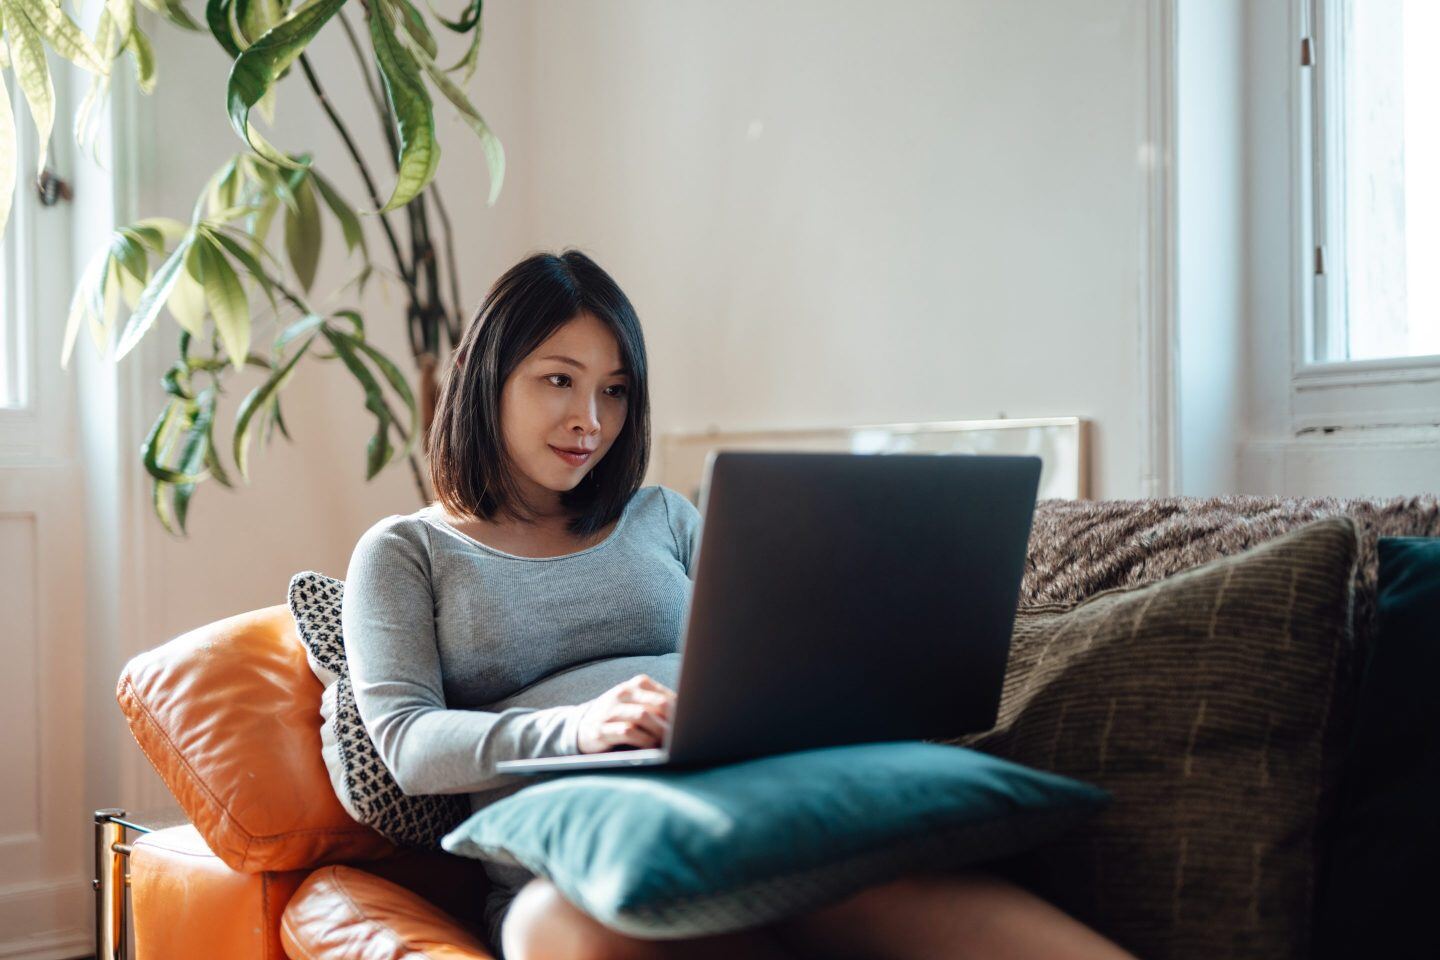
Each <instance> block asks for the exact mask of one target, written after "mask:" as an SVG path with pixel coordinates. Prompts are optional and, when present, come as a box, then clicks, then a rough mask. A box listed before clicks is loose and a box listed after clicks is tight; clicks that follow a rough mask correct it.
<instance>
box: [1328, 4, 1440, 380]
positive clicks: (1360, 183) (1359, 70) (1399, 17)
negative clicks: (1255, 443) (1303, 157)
mask: <svg viewBox="0 0 1440 960" xmlns="http://www.w3.org/2000/svg"><path fill="white" fill-rule="evenodd" d="M1301 2H1302V5H1303V6H1304V7H1305V10H1304V16H1305V17H1306V18H1307V19H1308V21H1309V27H1310V29H1309V31H1308V33H1307V36H1308V43H1307V44H1306V45H1305V46H1304V47H1303V48H1302V55H1301V57H1302V64H1304V63H1305V62H1306V61H1307V60H1308V62H1309V65H1308V71H1307V72H1308V74H1309V76H1308V79H1309V82H1310V91H1309V92H1310V95H1311V99H1310V103H1311V104H1312V105H1313V109H1312V110H1311V114H1310V117H1309V120H1310V124H1309V126H1310V138H1309V139H1310V143H1309V144H1308V146H1309V149H1310V161H1311V165H1312V180H1311V183H1312V190H1311V193H1312V196H1311V201H1312V204H1313V206H1312V218H1313V219H1312V232H1313V236H1312V239H1313V242H1314V257H1313V261H1312V262H1309V263H1307V264H1306V267H1307V268H1308V269H1309V270H1311V271H1312V272H1313V276H1314V283H1315V286H1314V291H1313V294H1314V295H1313V301H1312V302H1313V309H1312V310H1311V311H1310V314H1311V315H1310V317H1309V331H1308V336H1307V337H1306V338H1305V339H1306V343H1305V349H1304V350H1303V351H1302V355H1301V357H1300V358H1299V359H1300V366H1301V367H1303V366H1305V365H1306V364H1316V363H1320V364H1335V363H1346V362H1350V361H1377V360H1386V359H1388V360H1391V361H1392V363H1390V364H1387V366H1395V364H1394V363H1393V361H1394V360H1395V359H1397V358H1418V357H1427V358H1435V357H1436V355H1440V110H1437V109H1436V106H1435V94H1436V92H1437V91H1440V58H1437V57H1435V56H1434V51H1433V42H1434V40H1435V38H1436V37H1440V2H1437V0H1301ZM1302 146H1304V145H1303V144H1302ZM1306 259H1307V260H1309V259H1310V258H1308V257H1307V258H1306ZM1364 366H1374V365H1373V364H1367V365H1364Z"/></svg>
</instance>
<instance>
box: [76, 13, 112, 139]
mask: <svg viewBox="0 0 1440 960" xmlns="http://www.w3.org/2000/svg"><path fill="white" fill-rule="evenodd" d="M114 45H115V21H114V20H113V19H112V18H111V16H110V11H109V10H104V9H102V10H101V11H100V19H99V20H98V21H97V23H96V26H95V46H96V48H97V49H99V51H100V56H101V57H102V58H103V59H104V60H106V61H107V62H108V61H109V60H110V59H111V57H112V56H113V53H112V50H111V48H112V47H113V46H114ZM109 92H110V74H109V73H97V74H94V75H93V76H91V78H90V87H89V89H88V90H86V91H85V99H84V100H83V101H82V102H81V104H80V107H79V109H77V110H76V111H75V129H74V135H75V142H76V143H77V144H79V145H80V146H81V147H82V148H83V147H84V145H85V143H86V141H89V143H90V155H91V157H92V158H93V159H94V160H95V163H96V164H97V165H99V164H101V162H102V161H101V159H100V154H99V152H98V148H99V138H98V137H97V136H95V134H96V133H98V128H96V127H95V123H96V122H97V121H98V120H99V114H98V113H97V112H96V108H97V107H98V106H99V105H100V103H101V102H102V101H103V100H104V99H105V96H106V94H108V93H109Z"/></svg>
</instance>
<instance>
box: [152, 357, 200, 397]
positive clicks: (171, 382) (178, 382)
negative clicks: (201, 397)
mask: <svg viewBox="0 0 1440 960" xmlns="http://www.w3.org/2000/svg"><path fill="white" fill-rule="evenodd" d="M160 386H161V387H163V388H164V389H165V392H166V393H168V394H169V395H170V396H172V397H177V398H179V399H181V400H194V399H195V388H194V387H193V386H192V385H191V383H190V364H188V363H186V362H185V361H184V360H176V361H175V362H174V363H172V364H170V367H169V369H167V370H166V371H165V374H164V376H162V377H161V378H160Z"/></svg>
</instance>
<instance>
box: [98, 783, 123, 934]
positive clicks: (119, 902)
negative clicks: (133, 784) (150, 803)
mask: <svg viewBox="0 0 1440 960" xmlns="http://www.w3.org/2000/svg"><path fill="white" fill-rule="evenodd" d="M124 816H125V811H124V810H119V809H115V808H106V809H104V810H96V811H95V879H94V881H93V885H94V887H95V960H125V958H126V949H125V887H126V885H127V884H128V883H129V881H130V877H129V875H128V873H127V872H126V870H125V858H126V857H127V856H128V855H129V853H130V848H129V846H128V845H127V844H126V843H125V828H126V826H128V824H126V823H125V822H124V819H123V818H124Z"/></svg>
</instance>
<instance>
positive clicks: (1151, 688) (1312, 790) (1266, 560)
mask: <svg viewBox="0 0 1440 960" xmlns="http://www.w3.org/2000/svg"><path fill="white" fill-rule="evenodd" d="M1356 555H1357V539H1356V528H1355V523H1354V521H1352V520H1350V519H1349V518H1344V517H1336V518H1329V519H1325V520H1320V521H1318V522H1315V523H1312V524H1309V525H1306V526H1304V527H1302V528H1300V529H1298V530H1295V531H1293V532H1291V533H1288V534H1286V535H1284V536H1280V537H1277V538H1275V539H1273V540H1269V541H1267V542H1265V543H1263V544H1261V545H1260V546H1257V547H1254V548H1252V549H1250V550H1248V551H1245V552H1243V553H1239V554H1237V555H1234V556H1230V557H1227V558H1224V559H1221V560H1217V561H1215V562H1212V563H1209V564H1206V565H1204V566H1200V567H1196V568H1194V569H1192V570H1189V571H1187V572H1185V573H1180V574H1176V575H1174V576H1171V577H1169V578H1168V579H1165V580H1161V581H1159V582H1156V583H1152V584H1150V585H1148V586H1143V587H1122V588H1116V589H1112V590H1108V591H1105V592H1103V593H1100V594H1097V595H1095V596H1093V597H1091V598H1090V599H1088V600H1086V601H1085V602H1083V603H1080V604H1078V605H1074V606H1069V605H1054V606H1040V607H1031V608H1026V609H1023V610H1022V611H1021V612H1020V614H1019V616H1018V617H1017V620H1016V625H1015V633H1014V640H1013V644H1012V647H1011V655H1010V662H1009V665H1008V668H1007V672H1006V678H1005V688H1004V692H1003V694H1002V697H1001V704H1000V715H999V720H998V722H997V724H996V727H995V729H994V730H992V731H990V732H988V733H984V734H979V735H972V736H968V737H963V738H959V739H957V740H956V741H955V742H956V743H959V744H962V745H965V746H970V747H973V748H975V749H978V750H984V751H987V752H991V753H994V754H996V755H998V756H1003V757H1006V758H1009V759H1012V760H1015V761H1018V762H1020V763H1024V764H1027V765H1029V766H1034V767H1039V768H1041V769H1045V770H1052V771H1055V772H1057V773H1062V774H1064V775H1066V776H1070V777H1074V778H1077V779H1079V780H1083V781H1085V782H1088V783H1093V784H1095V785H1097V786H1099V787H1102V788H1103V789H1105V790H1107V791H1109V792H1110V793H1111V794H1112V795H1113V796H1114V798H1115V799H1114V802H1113V803H1112V804H1111V805H1110V806H1109V807H1107V808H1106V809H1105V810H1103V811H1101V812H1100V813H1099V814H1098V815H1097V816H1096V817H1095V818H1093V819H1092V820H1090V821H1088V822H1086V823H1085V824H1083V825H1082V826H1081V827H1080V828H1079V829H1077V830H1075V831H1072V832H1070V833H1068V834H1066V835H1065V836H1063V837H1061V838H1059V839H1058V840H1057V841H1055V842H1054V843H1051V844H1047V845H1046V846H1045V847H1044V848H1041V849H1038V850H1036V851H1034V852H1033V853H1030V854H1026V855H1023V856H1020V857H1016V858H1011V859H1009V860H1007V861H1006V862H1004V863H1003V864H999V865H997V869H999V870H1000V871H1001V872H1003V873H1005V874H1007V875H1008V876H1010V877H1011V878H1012V879H1015V880H1017V881H1019V882H1021V883H1022V884H1024V885H1026V886H1029V887H1030V888H1032V889H1034V890H1035V891H1036V892H1037V893H1039V894H1041V895H1042V896H1045V897H1047V898H1048V899H1050V900H1052V901H1053V902H1055V903H1056V904H1058V905H1059V906H1061V907H1062V908H1063V909H1065V910H1066V911H1067V912H1069V913H1071V914H1072V915H1074V916H1075V917H1077V918H1078V919H1080V920H1081V921H1083V922H1085V923H1087V924H1089V925H1091V926H1092V927H1094V928H1096V929H1097V930H1099V931H1100V932H1101V933H1104V934H1105V935H1107V936H1109V937H1111V938H1112V939H1114V940H1115V941H1116V942H1118V943H1119V944H1120V945H1121V946H1124V947H1126V948H1127V949H1129V950H1130V951H1131V952H1133V953H1135V954H1137V955H1138V956H1142V957H1146V958H1151V960H1167V958H1192V957H1193V958H1206V960H1209V958H1213V957H1230V956H1234V957H1266V958H1277V960H1278V958H1300V957H1309V956H1310V934H1309V931H1310V929H1311V921H1312V912H1313V901H1314V886H1315V881H1316V868H1317V850H1316V831H1317V826H1318V823H1319V819H1320V814H1319V812H1320V809H1321V796H1322V793H1323V792H1324V791H1325V789H1326V786H1327V784H1328V783H1332V782H1333V780H1334V778H1335V770H1336V767H1337V765H1338V756H1332V755H1331V754H1330V752H1329V751H1328V750H1327V744H1330V743H1333V742H1336V740H1337V738H1336V736H1335V731H1334V730H1333V729H1332V722H1333V718H1332V713H1331V703H1332V698H1333V696H1334V688H1335V684H1336V677H1337V674H1338V672H1339V667H1340V664H1341V661H1342V659H1343V658H1344V657H1347V656H1351V655H1353V645H1352V644H1351V643H1350V632H1349V631H1350V629H1351V627H1350V616H1349V613H1350V604H1351V594H1352V577H1353V573H1354V568H1355V562H1356Z"/></svg>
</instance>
